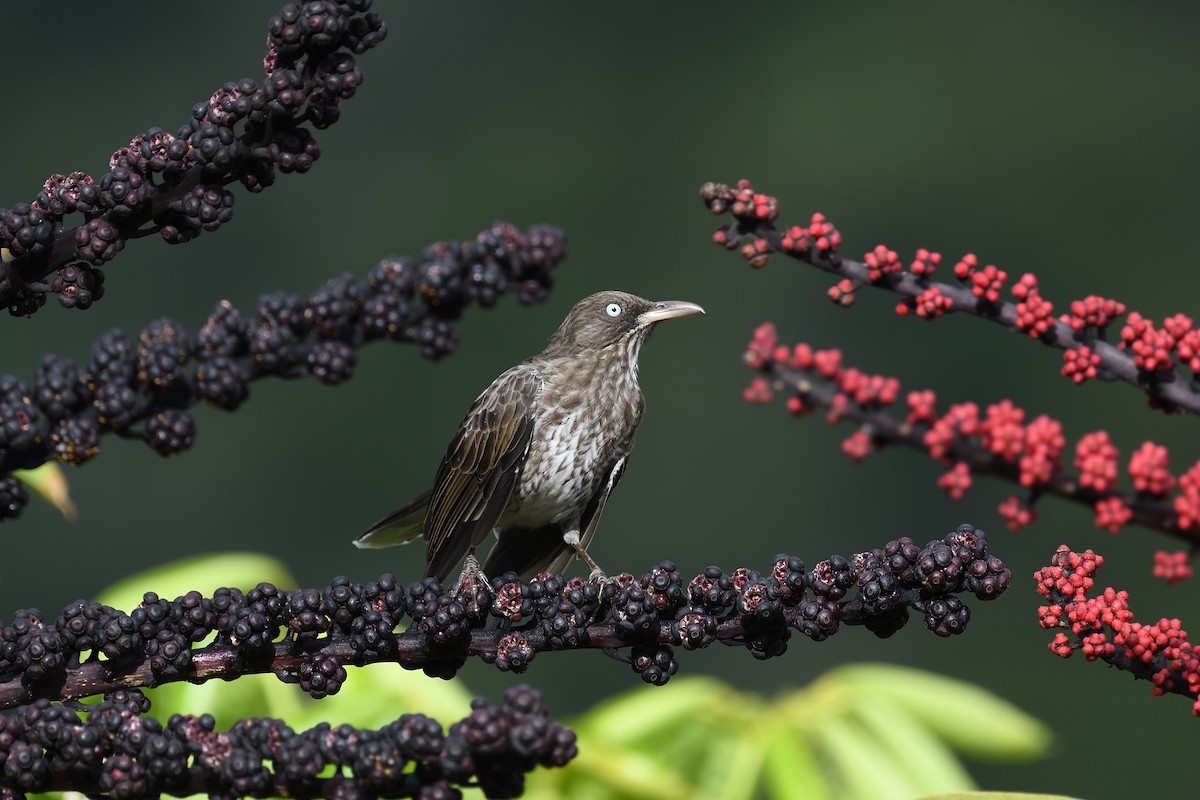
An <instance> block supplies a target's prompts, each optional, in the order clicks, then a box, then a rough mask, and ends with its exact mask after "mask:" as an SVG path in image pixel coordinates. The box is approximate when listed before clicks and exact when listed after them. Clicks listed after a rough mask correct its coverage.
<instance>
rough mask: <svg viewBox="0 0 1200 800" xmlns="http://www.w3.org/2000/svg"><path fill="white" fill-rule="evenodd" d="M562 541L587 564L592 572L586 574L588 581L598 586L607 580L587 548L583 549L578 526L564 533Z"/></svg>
mask: <svg viewBox="0 0 1200 800" xmlns="http://www.w3.org/2000/svg"><path fill="white" fill-rule="evenodd" d="M563 541H564V542H566V543H567V544H568V545H569V546H570V547H571V549H573V550H574V551H575V555H577V556H579V558H580V560H581V561H583V563H585V564H587V565H588V569H590V570H591V571H592V573H591V574H590V575H589V576H588V582H589V583H592V584H594V585H596V586H600V585H602V584H604V583H607V582H608V576H607V575H605V574H604V570H602V569H600V565H599V564H597V563H596V562H595V561H593V560H592V557H591V556H589V555H588V553H587V550H585V549H583V545H582V544H580V543H579V530H578V528H576V529H573V530H569V531H567V532H566V533H564V534H563Z"/></svg>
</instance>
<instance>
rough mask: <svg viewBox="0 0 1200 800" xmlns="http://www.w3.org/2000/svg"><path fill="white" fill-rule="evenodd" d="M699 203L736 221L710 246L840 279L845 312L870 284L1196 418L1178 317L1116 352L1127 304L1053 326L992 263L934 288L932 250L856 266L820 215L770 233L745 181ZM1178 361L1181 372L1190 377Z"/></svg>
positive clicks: (763, 201) (720, 187) (1128, 327)
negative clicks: (1052, 350)
mask: <svg viewBox="0 0 1200 800" xmlns="http://www.w3.org/2000/svg"><path fill="white" fill-rule="evenodd" d="M700 197H701V199H702V200H703V201H704V204H705V205H706V206H707V207H708V208H709V210H711V211H712V212H713V213H714V214H729V215H730V216H732V217H733V218H734V220H735V225H734V227H733V228H730V227H729V226H722V227H721V228H718V230H717V233H716V234H715V235H714V236H713V241H714V242H715V243H717V244H719V245H721V246H722V247H725V248H726V249H730V250H733V249H736V250H738V251H739V252H740V253H741V255H742V256H743V257H744V258H745V259H746V260H747V261H749V263H750V265H751V266H753V267H755V268H761V267H763V266H766V264H767V262H768V261H769V260H770V257H771V256H772V255H773V254H776V253H779V254H782V255H785V256H787V257H789V258H791V259H793V260H795V261H799V262H802V263H805V264H808V265H810V266H813V267H816V268H817V269H820V270H823V271H825V272H828V273H830V274H832V275H835V276H836V277H837V278H838V279H839V280H838V282H837V283H836V284H835V285H834V286H833V287H831V288H830V290H829V293H828V294H829V297H830V299H831V300H833V301H834V302H835V303H837V304H838V305H841V306H846V307H848V306H850V305H852V304H853V300H854V290H856V289H857V288H858V287H860V286H868V285H869V286H874V287H876V288H880V289H887V290H889V291H892V292H895V293H897V294H899V295H902V296H903V298H904V299H903V300H902V301H901V303H900V304H899V305H898V306H897V308H896V311H897V313H900V314H902V315H904V314H910V313H911V314H916V315H917V316H920V317H922V318H924V319H927V320H932V319H935V318H937V317H939V316H942V315H943V314H946V313H948V312H951V311H958V312H962V313H966V314H970V315H972V316H975V317H980V318H983V319H987V320H991V321H992V322H995V323H997V324H1000V325H1003V326H1005V327H1007V328H1010V329H1012V330H1016V331H1021V332H1023V333H1026V334H1028V335H1029V336H1030V337H1032V338H1035V339H1038V340H1040V341H1041V342H1042V343H1043V344H1046V345H1049V346H1051V347H1057V348H1059V349H1061V350H1063V351H1064V358H1065V364H1064V367H1063V370H1062V372H1063V374H1064V375H1067V376H1068V377H1071V378H1072V380H1074V381H1075V382H1076V383H1082V382H1083V381H1085V380H1087V379H1089V378H1101V379H1103V380H1121V381H1125V382H1126V383H1129V384H1130V385H1132V386H1136V387H1137V388H1138V389H1140V390H1141V391H1143V392H1145V393H1146V394H1147V396H1148V397H1149V398H1150V403H1151V405H1152V406H1153V407H1156V408H1161V409H1163V410H1165V411H1175V410H1179V409H1183V410H1187V411H1191V412H1193V413H1200V385H1198V384H1197V382H1196V375H1197V374H1198V373H1200V328H1197V327H1196V326H1195V325H1194V324H1193V321H1192V320H1191V319H1190V318H1189V317H1187V316H1185V315H1182V314H1176V315H1174V316H1172V317H1168V318H1167V319H1165V320H1164V321H1163V323H1162V325H1161V326H1159V327H1156V326H1155V325H1154V324H1153V323H1152V322H1151V321H1150V320H1149V319H1147V318H1145V317H1144V316H1142V315H1141V314H1138V313H1137V312H1131V313H1130V314H1129V315H1128V317H1127V319H1126V324H1125V325H1124V326H1123V327H1122V329H1121V343H1120V344H1119V345H1117V346H1114V345H1112V344H1109V343H1108V342H1106V341H1105V340H1104V335H1105V332H1106V329H1107V327H1108V325H1109V324H1110V323H1111V322H1113V321H1114V319H1115V318H1116V317H1118V316H1121V315H1123V314H1125V306H1124V305H1123V304H1121V303H1118V302H1116V301H1112V300H1105V299H1103V298H1098V297H1095V296H1091V297H1087V298H1085V299H1084V300H1078V301H1075V302H1073V303H1070V304H1068V307H1069V308H1070V311H1071V313H1070V314H1063V315H1061V316H1060V317H1059V318H1058V319H1055V318H1054V316H1053V310H1054V306H1053V304H1051V303H1050V302H1049V301H1048V300H1046V299H1045V298H1043V297H1042V296H1041V295H1040V293H1039V291H1038V285H1037V278H1036V277H1035V276H1034V275H1033V274H1032V273H1026V274H1025V275H1023V276H1022V277H1021V278H1020V280H1018V281H1017V282H1016V283H1014V284H1012V287H1011V289H1010V293H1011V294H1012V298H1013V299H1012V300H1005V299H1003V298H1002V297H1001V295H1000V292H1001V289H1002V287H1003V286H1004V285H1005V282H1006V281H1007V279H1008V274H1007V273H1006V272H1004V271H1002V270H999V269H997V268H996V267H995V266H993V265H986V266H983V267H980V266H979V264H978V259H977V258H976V257H975V256H974V255H973V254H967V255H966V256H964V257H963V258H962V259H961V260H960V261H959V262H958V263H957V264H956V265H955V268H954V275H955V277H956V278H957V281H958V282H957V283H947V282H942V281H935V280H933V279H932V278H931V277H930V276H931V275H932V273H933V272H934V270H935V269H936V268H937V265H938V263H939V262H940V261H941V255H940V254H938V253H930V252H929V251H928V250H925V249H922V250H919V251H918V252H917V254H916V255H915V257H914V259H913V261H912V262H911V263H910V265H909V268H908V270H905V269H904V268H903V262H902V260H901V259H900V258H899V256H898V255H897V254H896V253H895V252H894V251H891V250H888V249H887V247H885V246H884V245H879V246H877V247H875V248H874V249H873V250H871V251H870V252H868V253H867V254H866V255H865V257H864V259H863V261H854V260H852V259H849V258H845V257H843V256H842V255H841V254H840V253H839V252H838V248H839V246H840V245H841V242H842V237H841V233H840V232H839V231H838V230H837V229H836V228H835V227H834V226H833V224H832V223H831V222H829V220H827V219H826V218H825V216H824V215H823V214H819V213H817V214H813V215H812V219H811V222H810V223H809V224H807V225H793V226H790V227H787V228H785V229H781V227H777V226H776V219H777V218H778V216H779V202H778V200H776V199H775V198H774V197H772V196H770V195H767V194H763V193H761V192H758V191H756V190H755V189H754V187H753V186H752V185H751V184H750V182H749V181H745V180H743V181H739V182H738V183H737V184H736V185H735V186H728V185H726V184H723V183H713V182H709V183H706V184H704V185H703V186H702V187H701V188H700ZM1176 362H1178V363H1179V364H1181V365H1185V366H1187V367H1188V368H1189V369H1190V370H1191V377H1188V376H1185V375H1184V374H1183V373H1182V372H1181V371H1180V369H1179V368H1178V367H1177V366H1176Z"/></svg>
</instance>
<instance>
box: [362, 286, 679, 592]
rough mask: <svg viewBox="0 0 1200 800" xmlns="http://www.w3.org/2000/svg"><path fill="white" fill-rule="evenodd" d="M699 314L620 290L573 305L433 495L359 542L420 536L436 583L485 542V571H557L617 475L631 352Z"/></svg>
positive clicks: (458, 449)
mask: <svg viewBox="0 0 1200 800" xmlns="http://www.w3.org/2000/svg"><path fill="white" fill-rule="evenodd" d="M699 311H702V309H701V308H700V307H699V306H697V305H695V304H693V303H685V302H676V301H665V302H659V303H655V302H651V301H649V300H643V299H642V298H640V297H636V296H634V295H631V294H626V293H624V292H600V293H599V294H594V295H591V296H590V297H586V298H584V299H583V300H581V301H580V302H579V303H578V304H576V305H575V307H574V308H572V309H571V311H570V313H569V314H568V315H567V318H566V319H565V320H564V321H563V323H562V325H561V326H559V329H558V331H557V332H556V333H555V334H554V336H553V337H552V338H551V340H550V343H549V345H547V347H546V349H545V350H543V351H542V352H541V353H540V354H538V355H536V356H534V357H533V358H530V359H528V360H526V361H523V362H522V363H520V364H518V365H517V366H515V367H513V368H512V369H510V370H508V371H507V372H505V373H504V374H502V375H501V376H500V377H498V378H497V379H496V380H495V381H493V382H492V385H491V386H489V387H488V388H487V389H486V390H485V391H484V392H483V394H481V395H480V396H479V397H478V398H477V399H476V400H475V403H474V404H473V405H472V406H471V408H470V410H469V411H468V412H467V415H466V417H465V419H464V420H463V422H462V425H461V426H459V429H458V433H457V434H456V435H455V437H454V439H453V441H451V443H450V446H449V448H448V449H447V451H446V457H445V458H444V459H443V461H442V464H441V466H440V468H439V469H438V473H437V476H436V478H435V479H434V488H433V490H432V491H431V492H427V493H426V494H424V495H422V496H420V497H418V498H416V499H415V500H413V501H412V502H410V503H409V504H408V505H406V506H404V507H403V508H401V509H400V510H398V511H396V512H395V513H393V514H390V515H389V516H387V517H385V518H384V519H382V520H380V521H379V522H378V523H376V524H375V525H374V526H372V528H371V529H370V530H369V531H368V532H367V533H365V534H363V536H362V537H360V538H359V539H358V540H357V542H356V544H358V545H359V546H360V547H382V546H386V545H389V544H398V543H400V542H405V541H409V540H410V539H413V538H415V537H416V536H418V535H421V534H424V536H425V539H426V545H427V557H428V558H427V563H426V571H427V574H429V575H433V576H436V577H437V578H439V579H440V580H445V578H446V577H447V576H448V575H449V574H450V573H451V571H453V569H454V567H455V566H456V565H458V564H459V563H460V562H461V561H462V560H463V558H464V556H466V555H467V553H468V552H474V548H475V547H476V546H478V545H479V544H480V543H481V542H482V541H483V539H484V538H485V537H486V536H487V534H488V533H489V532H491V531H493V530H494V531H495V533H496V535H497V537H498V541H497V543H496V545H495V546H494V547H493V548H492V551H491V553H490V554H489V556H488V559H487V562H486V564H485V565H484V570H485V571H486V572H489V573H493V574H496V573H501V572H504V571H506V570H510V569H511V570H514V571H516V572H517V573H520V574H523V575H530V574H533V573H535V572H539V571H541V570H545V569H549V570H551V571H554V572H559V571H562V570H563V569H565V568H566V566H567V564H568V563H569V562H570V559H571V556H572V555H574V554H575V550H574V548H573V547H572V546H571V545H570V544H569V543H568V542H567V541H565V540H564V535H565V534H570V533H575V534H577V535H578V536H579V543H580V545H581V546H582V548H583V549H584V550H586V549H587V547H588V545H589V544H590V542H591V539H592V536H593V535H594V534H595V530H596V524H597V522H598V521H599V518H600V514H601V512H602V511H603V510H604V504H605V502H606V501H607V499H608V495H609V494H610V493H611V492H612V489H613V488H614V487H615V486H616V484H617V482H618V481H619V480H620V478H621V473H622V471H623V470H624V467H625V463H626V460H627V459H628V456H629V452H630V450H631V449H632V448H633V440H634V434H635V432H636V431H637V426H638V423H639V422H641V418H642V412H643V410H644V408H645V400H644V398H643V396H642V390H641V388H640V387H639V386H638V380H637V368H638V356H639V354H640V352H641V348H642V344H643V343H644V342H645V340H646V337H647V336H648V335H649V333H650V331H651V330H652V329H653V328H654V325H655V324H656V323H657V322H659V321H662V320H664V319H671V318H673V317H677V316H683V315H686V314H692V313H696V312H699Z"/></svg>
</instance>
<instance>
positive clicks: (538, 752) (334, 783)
mask: <svg viewBox="0 0 1200 800" xmlns="http://www.w3.org/2000/svg"><path fill="white" fill-rule="evenodd" d="M322 669H323V667H322V665H317V666H316V667H314V670H315V672H316V673H321V670H322ZM337 671H338V670H337V669H334V670H333V672H334V673H336V672H337ZM322 674H323V673H322ZM149 710H150V702H149V700H147V699H146V697H145V695H143V694H142V693H141V692H139V691H137V690H118V691H113V692H110V693H109V694H106V695H104V698H103V699H102V700H101V701H100V702H99V703H96V704H94V705H86V706H84V705H79V704H76V705H75V706H73V707H71V708H68V707H67V706H65V705H63V704H61V703H55V702H51V701H49V700H46V699H41V700H37V701H36V702H33V703H31V704H29V705H27V706H25V707H23V708H22V709H20V710H19V711H17V712H16V713H14V714H12V715H10V716H7V717H0V767H2V771H0V793H2V794H3V796H4V797H6V798H23V797H25V796H26V794H31V793H34V792H44V791H48V790H50V789H54V790H56V791H63V790H73V791H76V792H82V793H86V794H88V795H89V796H95V795H100V794H103V795H106V796H109V797H114V798H137V797H158V796H159V795H160V794H164V793H167V794H173V795H184V794H196V793H201V794H208V795H209V796H211V797H296V798H321V797H333V798H360V797H445V798H461V797H462V792H461V789H460V788H459V787H465V786H469V785H474V786H478V787H479V788H480V789H481V790H482V791H483V794H484V796H485V797H489V798H492V797H496V798H499V797H516V796H518V795H519V794H521V792H522V791H523V789H524V785H525V774H526V773H528V772H530V771H532V770H533V769H535V768H536V767H538V766H542V767H561V766H564V765H566V764H567V763H568V762H569V761H570V760H571V759H573V758H574V757H575V755H576V752H577V748H576V745H575V734H574V733H572V732H571V731H570V730H568V729H567V728H564V727H563V726H562V725H560V724H558V723H557V722H555V721H554V720H553V719H551V717H550V716H549V714H548V713H547V711H546V709H545V707H544V705H543V704H542V698H541V695H540V694H539V693H538V692H536V691H535V690H533V689H531V688H529V687H527V686H515V687H513V688H511V689H509V690H508V691H507V692H506V693H505V695H504V701H503V702H502V703H501V704H500V705H498V706H497V705H492V704H491V703H489V702H488V701H487V700H485V699H482V698H477V699H475V700H474V701H473V702H472V703H471V713H470V714H468V715H467V716H466V717H464V718H463V719H461V720H459V721H458V722H455V723H454V724H453V725H451V726H450V727H449V730H443V728H442V725H441V724H440V723H438V722H437V720H434V719H431V718H429V717H426V716H424V715H422V714H404V715H403V716H401V717H399V718H398V719H396V720H395V721H394V722H391V723H389V724H387V725H385V726H383V727H382V728H379V729H377V730H372V729H360V728H355V727H353V726H351V725H339V726H337V727H332V726H330V725H329V724H327V723H322V724H320V725H317V726H316V727H313V728H309V729H308V730H304V731H295V730H292V729H291V728H290V727H288V726H287V725H286V724H284V722H283V721H282V720H278V719H270V718H254V719H246V720H241V721H239V722H236V723H235V724H234V725H233V726H232V727H230V728H228V729H227V730H223V731H220V730H217V727H216V720H215V719H214V718H213V717H212V716H211V715H208V714H205V715H202V716H195V715H181V714H175V715H173V716H172V717H171V718H170V719H169V720H167V722H166V723H165V724H164V723H162V722H160V721H159V720H157V719H155V718H153V717H150V716H147V715H146V714H147V712H148V711H149ZM330 768H332V769H330ZM323 773H325V774H326V777H321V776H322V774H323Z"/></svg>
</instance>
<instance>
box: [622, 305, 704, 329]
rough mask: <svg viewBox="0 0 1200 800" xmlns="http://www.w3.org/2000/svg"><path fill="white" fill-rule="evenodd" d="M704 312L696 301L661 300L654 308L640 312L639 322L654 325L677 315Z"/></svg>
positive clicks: (682, 315) (683, 315) (684, 315)
mask: <svg viewBox="0 0 1200 800" xmlns="http://www.w3.org/2000/svg"><path fill="white" fill-rule="evenodd" d="M703 313H704V309H703V308H701V307H700V306H698V305H696V304H695V303H689V302H688V301H687V300H659V301H658V302H657V303H655V304H654V308H652V309H650V310H649V311H643V312H642V313H641V314H638V324H639V325H653V324H654V323H656V322H662V321H663V320H664V319H675V318H676V317H686V316H688V315H690V314H703Z"/></svg>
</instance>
